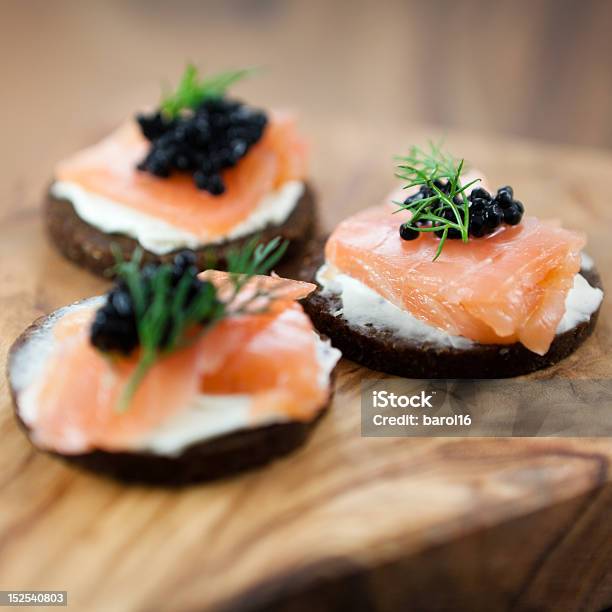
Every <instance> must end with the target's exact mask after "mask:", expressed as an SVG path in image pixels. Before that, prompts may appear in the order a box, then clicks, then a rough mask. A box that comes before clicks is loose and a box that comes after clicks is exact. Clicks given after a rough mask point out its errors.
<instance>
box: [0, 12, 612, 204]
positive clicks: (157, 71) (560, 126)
mask: <svg viewBox="0 0 612 612" xmlns="http://www.w3.org/2000/svg"><path fill="white" fill-rule="evenodd" d="M1 8H2V17H1V19H0V66H1V74H2V98H1V102H0V104H1V106H2V113H1V115H0V116H1V119H0V121H2V136H3V137H2V138H1V139H0V167H1V168H2V171H3V173H4V175H5V176H6V177H8V179H9V180H8V182H7V181H6V180H5V184H4V186H3V188H2V191H1V192H0V195H1V196H2V198H1V199H2V204H3V205H4V203H5V202H6V200H7V199H11V198H10V197H7V196H10V195H11V194H12V193H13V192H14V191H15V190H21V191H22V192H25V194H26V196H27V197H30V196H31V197H32V198H33V197H35V194H37V193H40V189H41V187H42V184H43V183H44V181H45V180H46V177H48V176H49V175H50V173H51V171H52V165H53V163H54V161H55V160H56V159H58V158H59V157H61V156H63V155H65V154H67V153H68V152H69V151H71V150H72V149H74V148H75V147H76V146H82V145H83V144H85V143H84V142H82V138H83V134H87V133H88V130H89V133H91V139H93V138H96V137H97V136H98V135H99V134H100V133H102V131H103V130H104V129H107V128H110V127H111V126H112V125H114V124H115V123H117V122H118V121H119V120H120V119H121V118H123V117H124V116H125V115H126V114H128V113H130V112H131V111H132V110H133V109H134V108H136V107H137V106H142V105H146V104H154V103H155V102H156V101H157V100H158V97H159V91H160V84H161V82H162V80H163V79H167V80H168V81H170V82H171V83H175V82H176V80H177V78H178V76H179V74H180V72H181V70H182V68H183V66H184V63H185V61H186V60H187V59H190V60H192V61H194V62H196V63H197V64H198V65H200V66H201V67H202V68H204V69H208V70H212V71H214V70H219V69H223V68H227V67H234V66H243V65H261V66H265V67H266V70H265V72H263V73H262V74H261V76H260V77H258V78H255V79H252V80H251V81H250V82H248V83H245V84H243V85H240V86H239V88H238V93H239V94H240V95H244V96H245V97H248V98H249V99H251V100H253V101H254V102H258V103H261V104H272V105H277V106H278V105H287V106H292V107H298V108H299V109H300V110H301V112H302V116H303V119H304V122H305V124H306V126H307V127H308V125H309V124H310V125H317V127H318V128H320V126H321V124H322V122H325V121H334V119H335V118H338V117H341V116H344V118H347V117H351V118H356V119H357V121H358V122H359V123H361V122H364V123H368V124H370V125H372V124H374V125H376V124H381V125H382V124H385V125H387V124H392V125H397V126H398V129H399V128H401V129H402V130H405V129H407V128H408V127H409V126H410V125H413V124H421V125H422V124H426V125H433V126H442V127H447V128H450V129H452V128H461V129H463V130H470V131H477V132H481V133H499V134H510V135H520V136H526V137H528V138H531V139H544V140H547V141H551V142H558V143H571V144H578V145H590V146H599V147H608V148H609V147H612V121H611V120H610V115H611V109H612V2H610V1H608V0H515V1H503V2H491V1H489V0H463V1H460V2H459V1H453V0H428V1H425V0H413V1H405V2H401V1H399V0H378V1H376V0H351V1H348V0H346V1H336V2H332V1H329V0H302V1H299V0H294V1H282V0H250V1H247V0H217V1H209V2H206V1H196V0H174V1H173V2H167V1H166V0H131V1H130V0H127V1H126V0H105V1H104V2H80V1H79V0H57V1H55V2H48V1H45V0H29V1H20V0H12V1H11V0H4V1H3V2H2V4H1ZM75 134H79V137H78V138H79V140H76V139H75V137H74V135H75ZM24 170H25V171H26V172H27V174H28V176H27V179H28V180H27V181H26V182H27V184H26V185H18V184H15V181H17V178H16V177H19V176H21V177H22V178H21V179H19V180H23V177H24Z"/></svg>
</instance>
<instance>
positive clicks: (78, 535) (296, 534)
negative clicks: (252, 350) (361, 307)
mask: <svg viewBox="0 0 612 612" xmlns="http://www.w3.org/2000/svg"><path fill="white" fill-rule="evenodd" d="M309 129H310V131H311V134H312V138H313V143H314V147H313V172H312V180H313V184H314V186H315V188H316V190H317V192H318V194H319V205H320V210H321V216H322V219H323V227H322V231H327V232H328V231H330V230H331V228H332V227H333V225H334V224H335V223H336V222H338V221H339V220H340V219H342V218H343V217H344V216H346V215H347V214H349V213H350V212H353V211H356V210H359V209H360V208H362V207H365V206H367V205H370V204H373V203H377V202H379V201H380V200H381V198H383V197H384V195H385V193H386V192H387V191H389V190H390V189H391V188H392V187H393V186H394V184H395V182H394V179H393V176H392V175H393V172H392V162H391V159H392V154H393V153H396V152H401V150H402V147H405V146H407V144H410V143H412V142H423V140H424V139H425V138H427V137H430V136H436V135H437V134H436V133H435V132H434V131H432V130H428V129H426V128H424V127H420V128H419V127H414V126H408V125H406V126H385V125H379V124H377V125H369V124H367V123H365V122H356V121H355V122H353V121H349V120H346V119H344V120H343V119H338V118H336V117H329V118H328V121H327V122H325V123H323V122H321V124H320V125H318V126H317V125H314V126H309ZM91 139H92V134H81V135H67V138H66V141H65V142H63V143H62V145H61V148H62V150H61V151H58V150H57V149H58V148H60V147H58V146H55V152H56V153H61V154H62V155H65V154H67V153H69V152H70V151H71V150H72V149H74V148H75V147H78V146H82V145H84V144H86V143H87V142H89V141H90V140H91ZM447 142H448V145H449V148H450V150H451V151H456V152H460V153H461V154H462V155H464V156H465V157H466V158H468V159H469V160H471V161H472V162H473V164H474V165H475V166H477V167H478V168H480V169H482V171H483V172H486V174H487V176H488V178H489V180H490V182H491V184H493V185H494V186H499V185H502V184H508V183H509V184H511V185H513V186H514V188H515V191H516V195H517V197H518V198H519V199H521V200H522V201H523V202H524V203H525V205H526V208H527V211H528V213H527V214H530V213H532V214H538V215H541V216H550V217H553V216H556V217H559V218H562V219H563V222H564V224H565V225H566V226H568V227H572V228H578V229H583V230H584V231H586V232H587V234H588V237H589V246H588V252H589V253H590V254H591V255H592V256H593V257H594V258H595V259H596V261H597V265H598V268H599V271H600V272H601V275H602V278H603V283H604V287H612V266H611V263H612V261H611V259H612V250H611V249H610V248H609V241H610V227H611V225H612V202H611V201H610V199H611V197H610V195H609V194H610V190H609V189H608V188H607V178H608V177H610V176H612V156H611V155H610V154H605V153H603V152H598V151H595V150H588V149H572V148H569V147H561V146H555V147H552V146H547V145H543V144H536V143H532V142H526V141H517V140H512V139H509V140H507V139H503V140H502V139H501V138H499V137H486V136H481V135H474V134H467V133H461V132H451V133H450V134H448V135H447ZM52 162H53V160H52V159H46V160H45V163H44V164H42V165H41V166H40V168H39V167H38V166H37V167H36V168H32V169H29V170H28V172H27V173H24V175H23V176H20V177H16V178H14V179H13V180H7V181H5V182H4V183H3V184H2V186H1V187H0V189H1V191H0V196H1V197H0V206H1V213H2V216H1V217H0V228H1V231H2V241H0V257H1V258H2V266H1V268H0V275H1V278H0V296H1V300H2V315H1V317H0V329H1V334H0V337H1V343H2V345H1V350H2V356H3V358H5V357H6V353H7V351H8V348H9V346H10V344H11V342H12V340H13V339H14V338H15V337H16V336H17V335H18V334H19V333H20V332H21V331H22V329H23V328H24V327H26V326H27V325H28V324H29V323H30V322H31V321H32V320H33V319H35V318H36V317H38V316H40V315H41V314H44V313H47V312H50V311H51V310H53V309H55V308H57V307H59V306H61V305H63V304H66V303H69V302H71V301H74V300H76V299H79V298H82V297H86V296H89V295H93V294H96V293H100V292H101V291H103V290H104V289H105V288H106V287H107V283H106V282H105V281H104V280H101V279H98V278H96V277H94V276H93V275H91V274H89V273H87V272H85V271H82V270H80V269H78V268H77V267H75V266H74V265H72V264H71V263H69V262H67V261H65V260H63V259H62V258H61V256H60V255H58V254H57V253H56V252H54V251H53V250H52V248H51V247H50V246H49V244H48V242H47V240H46V237H45V235H44V231H43V228H42V224H41V218H40V203H41V202H42V200H43V191H44V188H45V185H46V184H47V181H48V178H49V172H50V168H51V166H52ZM611 321H612V308H611V307H610V305H609V302H608V301H604V304H603V307H602V311H601V315H600V320H599V324H598V328H597V329H596V331H595V334H594V336H593V337H591V338H590V339H589V340H587V342H586V343H585V344H584V346H582V347H581V348H580V349H579V350H578V351H577V352H576V353H575V354H574V355H573V356H571V357H570V358H568V359H567V360H565V361H564V362H562V363H560V364H559V365H558V366H556V367H554V368H552V369H551V370H548V371H545V372H541V373H538V374H535V375H532V376H536V377H550V376H564V377H570V378H573V377H577V378H586V377H594V378H596V377H599V378H607V377H609V376H610V373H611V372H612V360H611V358H610V355H611V353H612V340H611V335H610V334H611V323H610V322H611ZM381 377H382V375H381V374H379V373H375V372H372V371H369V370H367V369H365V368H362V367H359V366H358V365H356V364H354V363H351V362H348V361H343V362H341V364H340V365H339V368H338V375H337V381H336V393H335V397H334V400H333V403H332V406H331V409H330V410H329V412H328V414H327V415H326V416H325V417H324V418H323V419H322V421H321V423H320V424H319V426H318V427H317V429H316V431H315V432H314V434H313V436H312V437H311V438H310V440H309V441H308V443H307V444H306V446H305V447H303V448H302V449H300V450H299V451H298V452H295V453H294V454H292V455H291V456H290V457H288V458H286V459H283V460H280V461H278V462H276V463H274V464H272V465H271V466H269V467H267V468H264V469H261V470H258V471H255V472H252V473H248V474H245V475H243V476H239V477H236V478H232V479H229V480H224V481H220V482H215V483H213V484H204V485H198V486H193V487H190V488H185V489H178V490H176V489H175V490H164V489H155V488H146V487H140V486H125V485H121V484H118V483H116V482H113V481H111V480H107V479H104V478H101V477H97V476H95V475H91V474H88V473H85V472H81V471H79V470H76V469H74V468H72V467H69V466H67V465H64V464H63V463H61V462H58V461H54V460H52V459H51V458H49V457H47V456H46V455H44V454H42V453H39V452H36V451H35V450H33V449H32V447H31V446H30V445H29V443H28V442H27V440H26V438H25V436H24V435H23V433H22V432H21V431H20V430H19V428H18V427H17V424H16V422H15V420H14V418H13V414H12V408H11V406H10V399H9V392H8V389H7V382H6V380H5V379H3V380H2V389H1V393H2V396H1V397H2V403H1V411H0V432H1V435H2V442H3V444H2V453H1V455H0V467H1V469H0V474H1V475H0V490H1V496H2V503H1V506H0V589H38V590H40V589H55V590H58V589H59V590H67V591H68V598H69V604H70V607H71V608H73V609H77V610H114V611H121V610H148V611H152V610H209V609H226V610H249V611H250V610H264V609H265V610H296V611H297V610H300V611H301V610H308V611H310V610H315V609H337V610H381V611H391V610H451V609H452V610H484V609H486V610H510V609H512V610H523V609H525V610H564V611H572V610H601V609H603V608H605V607H606V606H610V605H612V513H611V512H610V511H609V508H610V505H611V504H612V483H611V479H612V477H611V473H610V462H611V461H612V440H610V439H607V438H597V439H561V438H549V439H538V438H513V439H508V438H503V439H491V438H489V439H484V438H483V439H466V438H362V437H361V435H360V408H359V391H360V383H361V382H362V381H364V380H366V381H367V380H374V379H378V378H381Z"/></svg>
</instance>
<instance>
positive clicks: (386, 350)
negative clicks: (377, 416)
mask: <svg viewBox="0 0 612 612" xmlns="http://www.w3.org/2000/svg"><path fill="white" fill-rule="evenodd" d="M323 244H324V242H323V243H322V242H319V243H318V245H317V248H316V250H315V249H314V248H313V249H312V250H311V252H310V254H309V255H308V256H305V257H304V258H303V259H302V264H301V267H300V269H299V271H298V274H297V277H298V278H300V279H301V280H308V281H310V282H316V280H315V275H316V272H317V270H318V269H319V268H320V267H321V265H323V263H324V255H323ZM580 273H581V274H582V275H583V276H584V277H585V278H586V279H587V281H589V283H590V284H591V285H592V286H593V287H598V288H600V289H602V288H603V287H602V283H601V278H600V276H599V273H598V272H597V270H596V269H595V268H592V269H589V270H585V269H583V270H581V271H580ZM302 304H303V306H304V310H305V311H306V313H307V314H308V315H309V316H310V318H311V320H312V322H313V324H314V326H315V327H316V328H317V330H318V331H319V332H320V333H321V334H325V335H326V336H328V337H329V338H330V339H331V341H332V344H333V346H334V347H336V348H337V349H339V350H340V351H341V352H342V356H343V357H345V358H347V359H351V360H353V361H355V362H357V363H359V364H361V365H364V366H366V367H368V368H371V369H372V370H378V371H380V372H385V373H387V374H394V375H396V376H402V377H405V378H475V379H478V378H508V377H511V376H520V375H522V374H528V373H530V372H534V371H535V370H540V369H543V368H547V367H549V366H551V365H553V364H555V363H557V362H559V361H561V360H562V359H564V358H565V357H567V356H568V355H570V354H571V353H573V352H574V351H575V350H576V349H577V348H578V347H579V346H580V345H581V344H582V343H583V342H584V341H585V340H586V339H587V338H588V337H589V336H590V335H591V334H592V333H593V330H594V329H595V324H596V323H597V317H598V314H599V309H598V310H597V311H596V312H594V313H593V314H592V315H591V318H590V319H589V320H588V321H585V322H583V323H580V324H578V325H576V326H575V327H573V328H572V329H570V330H568V331H566V332H563V333H561V334H557V336H556V337H555V339H554V340H553V342H552V344H551V346H550V349H549V350H548V352H547V353H546V354H545V355H538V354H536V353H534V352H532V351H530V350H529V349H527V348H525V346H523V345H522V344H521V343H520V342H516V343H514V344H474V345H473V346H471V347H469V348H452V347H441V346H438V345H435V344H430V343H422V342H416V341H414V340H411V339H409V338H405V337H402V336H398V335H396V334H395V333H394V332H393V331H392V330H390V329H380V328H377V327H376V326H374V325H372V326H370V327H361V326H360V327H356V326H351V325H350V323H349V322H348V321H347V320H346V319H345V318H344V317H343V316H342V315H337V313H338V311H339V310H341V308H342V299H341V298H340V297H339V296H334V295H330V294H325V293H322V292H321V291H315V292H313V293H311V294H310V295H309V296H308V297H307V298H305V299H304V300H303V301H302Z"/></svg>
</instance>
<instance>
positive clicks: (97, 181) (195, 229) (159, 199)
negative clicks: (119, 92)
mask: <svg viewBox="0 0 612 612" xmlns="http://www.w3.org/2000/svg"><path fill="white" fill-rule="evenodd" d="M148 148H149V142H148V141H147V140H146V139H145V138H144V137H143V136H142V134H141V133H140V130H139V128H138V126H137V125H136V123H135V122H133V121H129V122H127V123H125V124H123V125H122V126H121V127H119V128H118V129H117V130H116V131H115V132H113V133H112V134H110V135H109V136H108V137H106V138H105V139H104V140H102V141H101V142H99V143H98V144H96V145H94V146H92V147H89V148H87V149H85V150H83V151H81V152H79V153H76V154H75V155H73V156H72V157H70V158H68V159H67V160H65V161H63V162H61V163H60V164H58V166H57V168H56V171H55V178H56V179H57V180H59V181H69V182H72V183H76V184H77V185H79V186H80V187H82V188H83V189H85V190H86V191H89V192H91V193H94V194H96V195H98V196H102V197H105V198H107V199H110V200H112V201H115V202H117V203H120V204H122V205H124V206H128V207H130V208H133V209H135V210H137V211H139V212H142V213H145V214H148V215H150V216H152V217H156V218H159V219H162V220H163V221H166V222H167V223H169V224H170V225H173V226H175V227H178V228H181V229H183V230H186V231H189V232H190V233H192V234H194V235H196V236H198V237H201V238H202V239H203V240H204V239H214V238H220V237H223V236H225V235H227V234H228V232H230V231H231V230H232V229H233V228H234V227H235V226H237V225H238V224H240V223H241V222H242V221H244V220H245V219H246V218H247V217H248V216H249V215H250V214H251V213H252V211H253V210H254V209H255V208H256V207H257V206H258V204H259V203H260V201H261V200H262V198H263V197H264V196H266V195H268V194H269V193H271V192H273V191H274V190H275V189H277V188H278V187H280V186H281V185H282V184H283V183H285V182H287V181H290V180H303V179H304V178H305V177H306V173H307V164H308V160H307V157H308V147H307V144H306V142H305V141H304V139H303V138H302V137H301V136H300V135H299V134H298V132H297V129H296V125H295V119H294V118H293V116H291V115H290V114H287V113H273V114H271V115H270V116H269V122H268V125H267V126H266V129H265V130H264V134H263V136H262V138H261V140H260V141H259V142H258V143H256V144H255V145H253V146H252V147H251V148H250V149H249V152H248V153H247V154H246V155H245V156H244V157H243V158H242V159H241V160H240V161H239V162H238V163H237V164H236V166H234V167H233V168H228V169H226V170H225V171H224V172H223V179H224V181H225V185H226V190H225V193H223V194H222V195H219V196H213V195H211V194H209V193H208V192H206V191H202V190H199V189H198V188H197V187H196V186H195V185H194V184H193V179H192V178H191V176H190V175H188V174H185V173H180V172H176V173H174V174H173V175H172V176H170V177H168V178H159V177H156V176H153V175H152V174H149V173H148V172H142V171H139V170H137V168H136V166H137V164H138V163H139V162H140V161H141V160H142V159H143V158H144V157H145V155H146V153H147V150H148Z"/></svg>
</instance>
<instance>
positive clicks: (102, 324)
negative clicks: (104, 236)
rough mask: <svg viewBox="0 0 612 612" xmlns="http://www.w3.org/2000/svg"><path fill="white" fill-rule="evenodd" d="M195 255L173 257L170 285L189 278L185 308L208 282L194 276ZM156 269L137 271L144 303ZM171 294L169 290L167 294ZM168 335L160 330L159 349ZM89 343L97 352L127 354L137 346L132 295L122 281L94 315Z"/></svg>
mask: <svg viewBox="0 0 612 612" xmlns="http://www.w3.org/2000/svg"><path fill="white" fill-rule="evenodd" d="M195 263H196V262H195V255H194V254H193V253H191V252H189V251H184V252H182V253H179V254H178V255H177V256H176V257H175V258H174V263H173V265H172V275H171V277H170V278H171V280H170V284H171V287H172V289H175V288H176V287H177V285H178V283H179V281H180V280H181V279H182V278H183V276H184V275H185V274H188V275H189V276H190V277H191V285H190V287H189V290H188V292H187V297H186V299H185V303H186V306H189V304H190V303H191V302H192V301H193V299H194V298H195V297H196V296H197V295H198V294H199V293H200V292H201V291H202V290H203V288H204V287H205V286H207V285H209V284H210V283H208V282H207V281H201V280H200V279H199V278H198V277H197V272H198V271H197V268H196V266H195ZM158 268H159V265H157V264H148V265H146V266H144V268H143V269H142V271H141V273H140V274H141V284H142V286H143V288H144V294H145V302H146V304H147V305H149V304H150V303H151V300H152V298H153V290H152V279H153V277H154V275H155V273H156V271H157V269H158ZM172 294H173V291H170V295H172ZM169 335H170V328H169V327H167V328H166V329H165V330H164V333H163V336H162V342H161V344H160V348H162V349H163V348H165V346H166V345H167V342H168V339H169ZM90 337H91V343H92V344H93V345H94V346H95V347H97V348H98V349H100V350H101V351H104V352H108V351H116V352H119V353H122V354H124V355H129V354H130V353H131V352H132V351H133V350H134V349H135V348H136V347H137V346H138V344H139V340H138V329H137V325H136V313H135V311H134V302H133V300H132V294H131V293H130V290H129V288H128V286H127V285H126V283H125V281H123V280H118V281H117V282H116V283H115V285H114V287H113V288H112V289H111V290H110V291H109V292H108V294H107V296H106V303H105V304H104V306H102V307H101V308H100V309H99V310H98V311H97V312H96V317H95V319H94V322H93V324H92V326H91V332H90Z"/></svg>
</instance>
